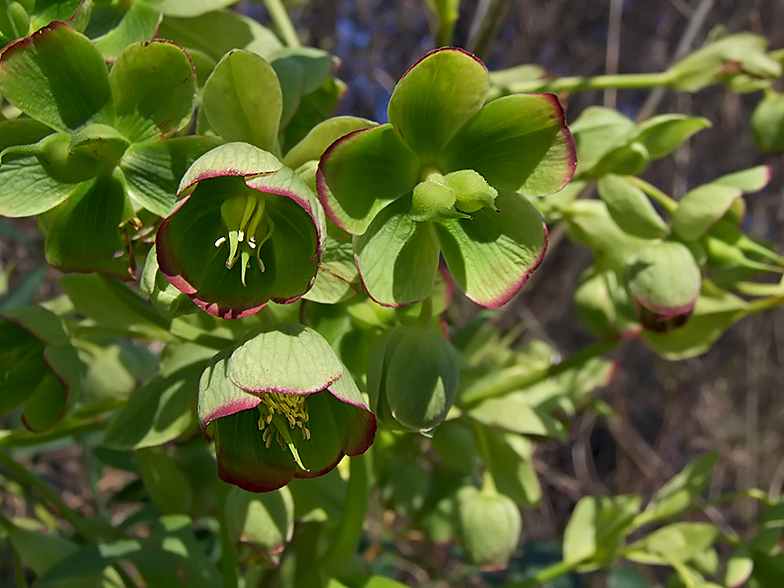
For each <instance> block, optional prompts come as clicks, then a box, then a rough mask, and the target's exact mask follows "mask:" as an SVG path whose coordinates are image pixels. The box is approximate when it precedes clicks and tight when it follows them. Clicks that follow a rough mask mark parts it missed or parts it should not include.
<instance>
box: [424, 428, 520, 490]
mask: <svg viewBox="0 0 784 588" xmlns="http://www.w3.org/2000/svg"><path fill="white" fill-rule="evenodd" d="M467 423H468V422H467V420H466V419H452V420H448V421H444V422H443V423H441V424H440V425H439V426H438V427H436V429H435V430H434V431H433V439H432V443H433V448H434V449H435V450H436V451H437V452H438V454H439V456H441V459H442V460H443V461H444V463H446V465H447V466H449V467H450V468H452V469H453V470H455V471H458V472H460V473H461V474H471V473H473V472H474V471H475V469H476V461H477V458H478V456H479V453H478V451H479V450H478V448H477V445H476V441H475V440H474V434H473V432H472V431H471V428H470V427H469V426H468V424H467ZM491 452H492V453H493V456H495V455H496V452H495V451H494V450H491ZM504 494H508V492H504ZM515 502H517V501H515Z"/></svg>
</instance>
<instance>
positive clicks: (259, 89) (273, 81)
mask: <svg viewBox="0 0 784 588" xmlns="http://www.w3.org/2000/svg"><path fill="white" fill-rule="evenodd" d="M202 102H203V105H204V106H203V108H204V113H205V114H206V116H207V120H208V121H209V123H210V126H211V127H212V128H214V129H215V130H216V131H217V132H218V134H219V135H220V136H221V137H223V138H224V139H225V140H227V141H244V142H246V143H250V144H252V145H255V146H256V147H260V148H262V149H265V150H267V151H271V152H272V153H275V154H278V153H280V146H279V145H278V128H279V125H280V117H281V112H282V108H283V95H282V93H281V90H280V84H279V83H278V77H277V76H276V75H275V70H273V69H272V67H271V66H270V65H269V63H267V62H266V61H265V60H264V59H262V58H261V57H259V56H258V55H256V54H254V53H250V52H249V51H234V52H231V53H229V54H228V55H226V56H225V57H224V58H223V59H221V60H220V61H219V62H218V65H216V66H215V69H214V70H213V72H212V75H210V78H209V79H208V80H207V83H206V84H205V85H204V93H203V96H202Z"/></svg>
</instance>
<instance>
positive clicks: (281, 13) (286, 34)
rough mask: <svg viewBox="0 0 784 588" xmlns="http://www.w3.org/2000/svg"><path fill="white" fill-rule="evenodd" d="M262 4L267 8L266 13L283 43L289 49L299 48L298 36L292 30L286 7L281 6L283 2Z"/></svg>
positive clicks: (273, 0)
mask: <svg viewBox="0 0 784 588" xmlns="http://www.w3.org/2000/svg"><path fill="white" fill-rule="evenodd" d="M264 4H265V5H266V6H267V12H269V15H270V17H271V18H272V22H274V23H275V26H276V27H277V29H278V33H280V36H281V37H282V38H283V42H284V43H286V45H288V46H289V47H299V46H300V42H299V36H298V35H297V31H296V30H295V29H294V25H293V24H292V22H291V18H290V17H289V13H288V11H287V10H286V7H285V6H283V2H281V1H280V0H264Z"/></svg>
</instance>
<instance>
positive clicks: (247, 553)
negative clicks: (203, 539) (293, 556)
mask: <svg viewBox="0 0 784 588" xmlns="http://www.w3.org/2000/svg"><path fill="white" fill-rule="evenodd" d="M224 512H225V517H226V526H227V528H226V531H227V533H228V535H229V539H230V540H231V542H232V544H233V545H234V546H235V549H237V551H238V555H239V559H240V561H242V562H244V563H247V564H249V565H264V564H267V565H277V564H279V563H280V558H281V553H282V552H283V549H284V548H285V547H286V545H287V544H288V543H289V541H291V538H292V536H293V534H294V500H293V499H292V496H291V492H289V489H288V488H285V487H284V488H280V489H279V490H275V491H273V492H266V493H263V494H255V493H251V492H246V491H245V490H242V489H241V488H236V487H235V488H232V489H231V490H229V492H228V493H227V495H226V504H225V506H224Z"/></svg>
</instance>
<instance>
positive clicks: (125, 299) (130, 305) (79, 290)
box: [60, 274, 171, 341]
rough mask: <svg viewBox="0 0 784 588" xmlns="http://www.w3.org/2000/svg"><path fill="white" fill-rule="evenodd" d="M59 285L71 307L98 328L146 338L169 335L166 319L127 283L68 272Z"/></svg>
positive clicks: (164, 337) (158, 337)
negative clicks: (69, 300)
mask: <svg viewBox="0 0 784 588" xmlns="http://www.w3.org/2000/svg"><path fill="white" fill-rule="evenodd" d="M60 286H61V287H62V288H63V290H64V291H65V293H66V294H67V295H68V297H69V298H70V299H71V302H72V303H73V305H74V308H75V309H76V310H77V311H78V312H79V313H81V314H83V315H84V316H86V317H88V318H91V319H92V320H94V321H95V322H96V323H97V325H99V326H100V327H101V328H103V329H106V330H108V331H110V332H114V333H117V334H124V335H125V334H127V335H129V336H133V337H142V338H145V339H163V340H164V341H167V340H169V339H170V338H171V335H170V334H169V321H167V320H166V319H164V318H162V317H161V316H160V315H159V314H158V313H157V312H156V310H155V309H154V308H153V306H152V305H151V304H150V303H149V302H148V301H146V300H142V299H141V298H140V297H139V295H138V294H136V293H135V292H133V291H132V290H131V289H129V288H128V287H127V286H125V285H123V284H121V283H120V282H117V281H115V280H112V279H111V278H107V277H105V276H101V275H95V274H93V275H77V274H73V275H68V276H63V277H62V278H60Z"/></svg>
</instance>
